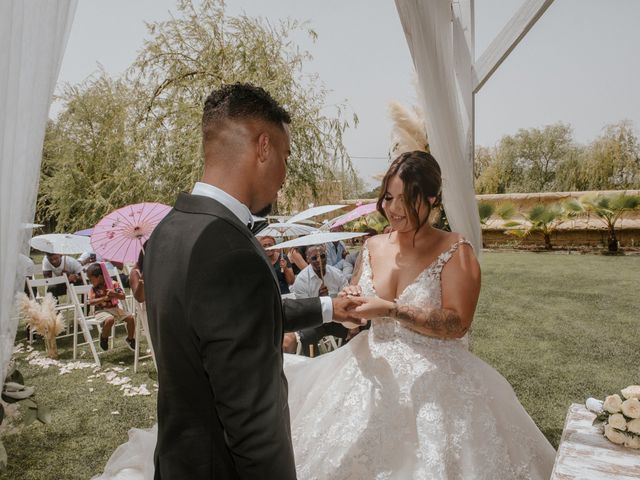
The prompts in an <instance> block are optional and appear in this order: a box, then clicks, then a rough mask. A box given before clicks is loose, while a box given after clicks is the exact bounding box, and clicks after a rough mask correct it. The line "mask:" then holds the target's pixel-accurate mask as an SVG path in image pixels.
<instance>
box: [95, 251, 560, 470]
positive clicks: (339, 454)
mask: <svg viewBox="0 0 640 480" xmlns="http://www.w3.org/2000/svg"><path fill="white" fill-rule="evenodd" d="M458 246H459V243H457V244H454V245H453V246H452V247H451V249H450V250H449V251H447V252H445V253H443V254H441V255H440V256H439V257H438V258H437V259H436V260H435V261H434V262H433V263H432V264H431V265H430V266H428V267H427V268H426V269H425V270H424V271H423V272H422V273H421V274H420V275H418V277H417V278H416V279H415V280H414V281H413V282H412V283H411V284H410V285H409V286H407V288H406V289H405V290H404V291H403V292H402V294H401V295H400V296H399V297H398V298H397V303H398V304H400V305H415V306H422V305H426V304H431V305H436V306H438V305H440V297H441V292H440V273H441V271H442V269H443V267H444V265H445V264H446V262H447V261H448V260H449V259H450V258H451V256H452V255H453V253H454V252H455V250H456V249H457V248H458ZM362 254H363V255H364V257H363V271H362V276H361V279H360V286H361V287H362V289H363V294H364V295H365V296H371V295H375V291H374V288H373V281H372V271H371V266H370V262H369V254H368V251H367V249H366V247H365V248H364V249H363V253H362ZM285 373H286V375H287V378H288V379H289V405H290V410H291V430H292V439H293V446H294V450H295V458H296V465H297V471H298V478H299V479H300V480H306V479H327V480H340V479H344V480H347V479H348V480H370V479H380V480H381V479H385V480H387V479H394V480H408V479H425V480H436V479H441V480H445V479H446V480H451V479H460V480H472V479H487V480H500V479H505V480H507V479H508V480H514V479H523V480H524V479H527V480H530V479H545V480H546V479H548V478H549V477H550V475H551V470H552V468H553V462H554V457H555V451H554V449H553V447H552V446H551V445H550V444H549V442H548V441H547V440H546V438H545V437H544V436H543V435H542V433H541V432H540V430H538V428H537V427H536V425H535V424H534V422H533V421H532V420H531V418H530V417H529V415H528V414H527V412H526V411H525V410H524V408H522V406H521V405H520V403H519V402H518V399H517V398H516V396H515V394H514V392H513V390H512V388H511V386H510V385H509V383H508V382H507V381H506V380H505V379H504V378H503V377H502V376H501V375H500V374H499V373H498V372H496V371H495V370H494V369H493V368H491V367H490V366H489V365H487V364H486V363H484V362H483V361H482V360H480V359H479V358H477V357H476V356H474V355H473V354H471V353H470V352H469V350H468V342H467V338H466V337H465V338H462V339H460V340H438V339H433V338H429V337H426V336H423V335H420V334H418V333H415V332H413V331H411V330H408V329H406V328H404V327H402V326H400V324H399V323H398V322H396V321H395V320H393V319H391V318H379V319H376V320H374V321H373V323H372V327H371V329H370V330H369V331H366V332H363V333H361V334H359V335H358V336H357V337H355V338H354V339H353V340H352V341H351V342H349V343H348V344H347V345H345V346H344V347H342V348H340V349H338V350H336V351H334V352H331V353H329V354H326V355H322V356H320V357H317V358H314V359H306V358H304V357H297V356H293V355H286V356H285ZM144 433H145V434H146V438H145V437H142V436H141V435H142V432H140V431H139V430H136V429H133V430H132V431H131V432H130V441H129V442H128V443H126V444H124V445H122V446H120V447H119V448H118V450H116V452H115V453H114V455H113V456H112V457H111V459H110V460H109V463H108V465H107V468H106V470H105V474H104V476H103V477H100V478H101V479H111V480H113V479H121V478H122V479H124V478H126V479H138V478H140V479H145V480H146V479H150V478H152V477H150V476H148V472H149V471H151V472H152V471H153V465H152V456H153V448H154V443H155V442H154V441H153V440H154V439H155V437H154V435H155V432H153V431H151V432H150V433H148V432H147V431H144ZM132 435H133V436H132ZM140 439H142V440H140ZM142 459H144V461H143V460H142ZM140 462H143V463H145V465H146V466H145V465H143V464H141V463H140ZM125 469H126V470H125ZM136 469H137V471H139V472H140V473H139V474H137V476H136V475H134V473H135V471H136ZM118 474H120V475H122V474H126V475H124V476H117V475H118Z"/></svg>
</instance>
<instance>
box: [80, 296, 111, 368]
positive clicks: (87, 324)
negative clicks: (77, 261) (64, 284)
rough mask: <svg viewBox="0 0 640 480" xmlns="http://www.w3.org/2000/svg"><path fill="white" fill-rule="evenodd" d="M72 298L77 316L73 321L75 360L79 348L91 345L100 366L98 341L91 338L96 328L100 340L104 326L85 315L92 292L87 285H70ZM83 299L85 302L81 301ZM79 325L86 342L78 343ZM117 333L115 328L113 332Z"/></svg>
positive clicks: (94, 357)
mask: <svg viewBox="0 0 640 480" xmlns="http://www.w3.org/2000/svg"><path fill="white" fill-rule="evenodd" d="M69 290H70V296H71V300H72V302H73V305H74V308H75V316H74V320H73V359H74V360H75V359H76V356H77V351H78V347H81V346H83V345H89V349H90V350H91V354H92V355H93V359H94V360H95V363H96V365H97V366H98V367H99V366H100V358H99V357H98V351H97V350H96V345H95V342H97V341H98V340H94V339H93V337H92V336H91V328H92V327H94V326H95V327H96V328H97V330H98V339H99V338H100V334H101V333H102V324H101V322H100V321H98V320H96V318H95V316H93V315H86V314H85V307H86V302H87V301H88V300H86V299H88V298H89V291H90V290H91V287H90V286H87V285H81V286H76V285H70V288H69ZM81 298H82V299H83V300H81ZM78 325H80V329H81V330H82V335H83V336H84V340H85V341H84V342H83V343H78ZM113 331H115V328H114V329H113V330H112V332H113Z"/></svg>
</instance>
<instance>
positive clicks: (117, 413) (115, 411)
mask: <svg viewBox="0 0 640 480" xmlns="http://www.w3.org/2000/svg"><path fill="white" fill-rule="evenodd" d="M111 415H120V412H119V411H117V410H114V411H113V412H111Z"/></svg>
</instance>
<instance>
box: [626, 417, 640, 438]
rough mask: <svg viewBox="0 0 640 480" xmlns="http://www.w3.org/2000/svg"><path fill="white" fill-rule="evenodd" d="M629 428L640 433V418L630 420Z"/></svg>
mask: <svg viewBox="0 0 640 480" xmlns="http://www.w3.org/2000/svg"><path fill="white" fill-rule="evenodd" d="M627 430H629V431H630V432H631V433H637V434H639V435H640V418H636V419H635V420H631V421H629V423H627Z"/></svg>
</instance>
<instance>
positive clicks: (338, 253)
mask: <svg viewBox="0 0 640 480" xmlns="http://www.w3.org/2000/svg"><path fill="white" fill-rule="evenodd" d="M336 231H342V227H338V228H337V229H336ZM347 253H349V252H347V247H345V245H344V243H343V242H341V241H340V240H338V241H337V242H329V243H327V264H328V265H331V266H332V267H334V266H336V265H337V264H338V262H340V260H342V259H343V258H344V257H346V256H347Z"/></svg>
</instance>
